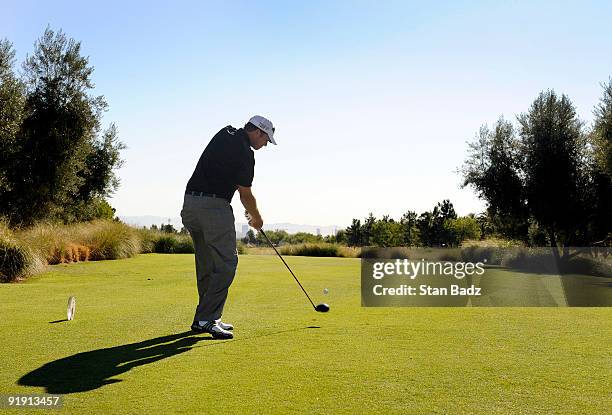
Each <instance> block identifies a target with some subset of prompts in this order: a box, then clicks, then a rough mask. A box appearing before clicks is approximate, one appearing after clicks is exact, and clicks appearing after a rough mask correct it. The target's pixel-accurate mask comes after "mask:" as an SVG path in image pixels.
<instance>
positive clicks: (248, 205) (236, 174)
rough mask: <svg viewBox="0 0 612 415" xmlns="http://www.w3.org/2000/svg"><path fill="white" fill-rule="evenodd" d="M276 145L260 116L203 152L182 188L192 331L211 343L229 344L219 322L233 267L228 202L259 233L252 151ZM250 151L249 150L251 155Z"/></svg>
mask: <svg viewBox="0 0 612 415" xmlns="http://www.w3.org/2000/svg"><path fill="white" fill-rule="evenodd" d="M268 142H270V143H272V144H276V141H275V140H274V127H273V126H272V123H271V122H270V121H269V120H268V119H266V118H264V117H262V116H259V115H256V116H254V117H252V118H251V119H250V120H249V122H247V123H246V125H245V126H244V128H239V129H236V128H234V127H232V126H227V127H225V128H223V129H222V130H221V131H219V132H218V133H217V134H215V136H214V137H213V138H212V140H211V141H210V143H208V145H207V146H206V148H205V149H204V152H203V153H202V156H200V160H199V161H198V164H197V165H196V168H195V171H194V172H193V175H192V176H191V179H189V182H188V183H187V188H186V190H185V200H184V202H183V210H182V211H181V218H182V219H183V225H185V228H186V229H187V230H188V231H189V234H190V235H191V239H193V246H194V248H195V266H196V277H197V284H198V294H199V298H200V300H199V303H198V306H197V307H196V311H195V317H194V320H193V324H192V325H191V329H192V330H193V331H196V332H199V333H210V334H212V335H213V337H214V338H216V339H231V338H232V337H233V335H232V332H231V331H230V330H233V328H234V327H233V326H232V325H231V324H228V323H224V322H222V321H221V315H222V314H223V306H224V305H225V300H226V299H227V293H228V289H229V287H230V285H231V284H232V281H233V280H234V275H235V274H236V267H237V266H238V253H237V252H236V229H235V225H234V214H233V211H232V206H231V204H230V203H231V201H232V197H233V195H234V193H235V191H236V189H238V192H239V193H240V201H241V202H242V204H243V205H244V208H245V209H246V211H247V213H248V214H249V215H250V219H249V225H251V226H252V227H253V228H255V229H257V230H259V229H261V228H262V226H263V219H262V218H261V214H260V213H259V210H258V209H257V202H256V200H255V196H254V195H253V193H252V191H251V185H252V184H253V173H254V168H255V157H254V154H253V150H259V149H260V148H262V147H265V146H266V145H268ZM251 148H252V149H253V150H251Z"/></svg>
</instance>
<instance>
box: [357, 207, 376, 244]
mask: <svg viewBox="0 0 612 415" xmlns="http://www.w3.org/2000/svg"><path fill="white" fill-rule="evenodd" d="M375 222H376V218H375V217H374V215H373V214H372V212H370V214H369V215H368V217H367V218H366V219H365V220H364V221H363V225H362V226H361V246H369V245H371V244H372V227H373V226H374V223H375Z"/></svg>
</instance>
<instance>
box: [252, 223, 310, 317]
mask: <svg viewBox="0 0 612 415" xmlns="http://www.w3.org/2000/svg"><path fill="white" fill-rule="evenodd" d="M259 232H261V234H262V235H263V236H264V238H266V241H268V244H270V246H271V247H272V249H274V252H276V255H278V257H279V258H280V259H281V261H283V264H285V266H286V267H287V269H288V270H289V272H290V273H291V275H293V278H294V279H295V282H297V283H298V285H299V286H300V288H301V289H302V291H304V294H306V297H307V298H308V301H310V304H312V307H313V308H314V309H315V310H316V309H317V308H316V307H315V305H314V303H313V302H312V300H311V299H310V296H309V295H308V293H307V292H306V290H305V289H304V287H302V284H300V281H299V280H298V279H297V277H296V276H295V274H294V273H293V271H291V268H289V265H287V263H286V262H285V260H284V259H283V256H282V255H281V254H280V253H279V252H278V251H277V250H276V247H275V246H274V244H273V243H272V241H271V240H270V238H268V235H266V233H265V232H264V230H263V229H260V230H259Z"/></svg>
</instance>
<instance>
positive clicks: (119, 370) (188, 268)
mask: <svg viewBox="0 0 612 415" xmlns="http://www.w3.org/2000/svg"><path fill="white" fill-rule="evenodd" d="M287 261H288V262H289V264H290V265H291V266H292V268H293V269H294V271H295V272H296V274H297V275H298V277H299V278H300V279H301V280H302V283H303V284H304V285H305V287H306V288H307V289H308V290H309V291H310V292H311V294H312V295H313V297H314V301H315V303H317V302H327V303H329V304H330V305H331V311H330V312H329V313H328V314H319V313H315V312H314V311H312V308H310V306H309V304H308V303H307V300H306V298H305V297H304V296H303V294H302V293H301V292H300V290H299V287H298V286H297V284H296V283H295V281H293V278H291V275H290V274H289V273H288V272H287V270H286V269H285V268H284V266H283V264H282V263H281V262H280V260H279V259H278V258H276V257H274V256H242V257H241V258H240V263H239V267H238V275H237V277H236V280H235V282H234V285H233V286H232V289H231V291H230V297H229V300H228V304H227V305H226V310H225V315H224V320H227V321H229V322H232V323H233V324H234V325H235V326H236V330H235V338H234V340H231V341H216V340H210V339H208V338H207V336H206V335H194V334H191V333H190V332H189V331H188V328H189V325H190V323H191V319H192V317H193V311H194V308H195V302H196V297H197V294H196V288H195V277H194V260H193V255H158V254H149V255H140V256H138V257H137V258H133V259H127V260H119V261H102V262H89V263H81V264H73V265H57V266H53V267H51V271H50V272H47V273H45V274H41V275H39V276H37V277H34V278H31V279H30V280H28V281H26V282H24V283H19V284H3V285H0V312H1V315H2V318H1V320H0V327H1V337H0V350H2V364H1V365H0V394H8V393H19V394H39V393H45V392H48V393H58V394H65V396H64V407H63V409H62V410H61V411H57V412H53V413H74V414H141V413H143V414H144V413H146V414H157V413H159V414H170V413H185V414H196V413H218V414H225V413H237V414H245V413H257V414H262V413H298V412H301V413H326V414H327V413H333V414H339V413H346V414H354V413H382V414H390V413H398V414H407V413H451V414H456V413H466V414H479V413H481V414H508V413H512V414H518V413H520V414H539V413H541V414H550V413H575V414H587V413H597V414H605V413H611V412H612V406H611V404H610V379H611V375H612V359H611V357H612V354H611V349H610V344H612V325H611V324H610V321H612V309H609V308H407V307H406V308H362V307H361V306H360V290H359V285H360V278H359V260H358V259H341V258H307V257H289V258H288V259H287ZM323 288H328V289H329V294H327V295H323V293H322V290H323ZM70 295H75V296H76V299H77V310H76V318H75V320H73V321H61V320H63V319H65V316H66V314H65V312H66V302H67V299H68V297H69V296H70ZM20 379H21V381H20ZM19 382H21V383H26V384H27V385H36V386H25V385H20V384H19ZM3 411H6V412H7V413H10V412H14V413H25V412H27V410H23V409H19V410H6V409H4V410H3ZM30 412H32V413H40V411H37V410H34V409H32V410H30Z"/></svg>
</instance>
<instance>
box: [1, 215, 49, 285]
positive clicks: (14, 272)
mask: <svg viewBox="0 0 612 415" xmlns="http://www.w3.org/2000/svg"><path fill="white" fill-rule="evenodd" d="M42 268H43V262H42V260H41V259H40V258H39V257H38V256H37V255H36V253H35V252H33V251H32V250H30V249H28V248H27V246H25V245H24V244H23V243H21V242H20V241H18V240H17V239H16V238H15V236H14V235H13V233H12V232H11V230H10V229H9V228H8V226H7V224H6V222H5V221H0V282H12V281H17V280H19V279H21V278H24V277H26V276H28V275H30V274H33V273H36V272H39V271H41V270H42Z"/></svg>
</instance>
